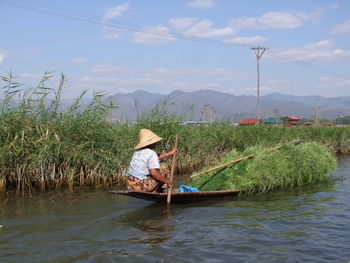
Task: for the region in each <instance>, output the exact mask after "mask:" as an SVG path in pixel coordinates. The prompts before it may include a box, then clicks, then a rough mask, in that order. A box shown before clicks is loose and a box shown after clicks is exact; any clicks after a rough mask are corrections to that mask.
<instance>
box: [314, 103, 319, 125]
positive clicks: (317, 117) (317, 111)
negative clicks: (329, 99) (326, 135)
mask: <svg viewBox="0 0 350 263" xmlns="http://www.w3.org/2000/svg"><path fill="white" fill-rule="evenodd" d="M315 125H320V102H319V101H317V103H316V113H315Z"/></svg>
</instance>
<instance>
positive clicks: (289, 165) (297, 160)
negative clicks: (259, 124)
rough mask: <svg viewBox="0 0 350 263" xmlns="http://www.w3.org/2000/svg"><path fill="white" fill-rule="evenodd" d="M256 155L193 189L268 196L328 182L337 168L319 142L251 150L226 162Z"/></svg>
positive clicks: (202, 180) (200, 181) (209, 175)
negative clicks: (290, 188) (276, 190)
mask: <svg viewBox="0 0 350 263" xmlns="http://www.w3.org/2000/svg"><path fill="white" fill-rule="evenodd" d="M252 153H256V154H257V155H256V156H255V157H253V158H251V159H247V160H244V161H241V162H239V163H237V164H233V165H231V166H228V167H227V168H226V169H222V170H219V171H217V172H214V173H207V174H203V175H199V176H196V177H194V178H193V179H192V181H191V185H192V186H194V187H197V188H199V189H200V190H201V191H212V190H235V189H240V190H249V191H250V192H266V191H271V190H273V189H276V188H289V187H293V186H302V185H305V184H311V183H318V182H325V181H327V180H328V179H329V178H330V176H329V175H330V174H331V172H332V171H333V170H334V168H335V164H336V161H335V157H334V156H333V155H332V154H331V153H330V152H329V151H328V150H327V148H326V147H324V146H322V145H320V144H318V143H315V142H309V143H303V144H300V145H284V146H283V147H282V148H281V149H276V147H274V148H266V147H262V146H254V147H249V148H248V149H246V150H245V151H244V153H242V154H238V153H237V152H236V151H232V152H230V153H228V154H227V156H226V157H225V158H224V160H223V162H227V161H229V160H235V159H238V158H240V157H242V156H247V155H250V154H252Z"/></svg>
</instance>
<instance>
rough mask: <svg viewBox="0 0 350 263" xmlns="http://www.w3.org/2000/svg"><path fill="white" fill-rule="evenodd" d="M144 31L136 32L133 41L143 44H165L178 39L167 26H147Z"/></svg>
mask: <svg viewBox="0 0 350 263" xmlns="http://www.w3.org/2000/svg"><path fill="white" fill-rule="evenodd" d="M141 30H142V32H136V33H134V38H133V40H132V42H134V43H142V44H165V43H168V42H174V41H176V38H175V37H174V36H173V35H172V34H171V33H170V30H169V28H167V27H165V26H146V27H143V28H142V29H141Z"/></svg>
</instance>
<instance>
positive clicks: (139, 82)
mask: <svg viewBox="0 0 350 263" xmlns="http://www.w3.org/2000/svg"><path fill="white" fill-rule="evenodd" d="M80 83H81V84H89V85H92V86H93V85H96V86H98V87H99V88H100V89H103V87H104V86H110V85H113V86H117V85H122V86H141V87H142V86H149V85H162V84H163V83H164V81H163V80H159V79H152V78H132V79H121V78H110V77H84V78H82V79H80Z"/></svg>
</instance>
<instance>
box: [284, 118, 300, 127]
mask: <svg viewBox="0 0 350 263" xmlns="http://www.w3.org/2000/svg"><path fill="white" fill-rule="evenodd" d="M281 120H282V121H283V125H284V126H295V125H301V124H303V122H302V121H301V119H300V118H298V117H294V116H286V117H283V118H281Z"/></svg>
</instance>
